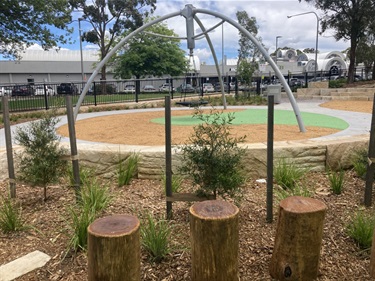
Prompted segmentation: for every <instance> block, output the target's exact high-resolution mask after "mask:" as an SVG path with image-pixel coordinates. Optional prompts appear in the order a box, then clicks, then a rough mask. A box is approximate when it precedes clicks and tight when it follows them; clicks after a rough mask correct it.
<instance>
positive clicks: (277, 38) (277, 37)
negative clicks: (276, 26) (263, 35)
mask: <svg viewBox="0 0 375 281" xmlns="http://www.w3.org/2000/svg"><path fill="white" fill-rule="evenodd" d="M281 37H282V36H280V35H279V36H276V50H275V57H276V63H277V41H278V40H279V38H281Z"/></svg>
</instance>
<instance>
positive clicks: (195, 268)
mask: <svg viewBox="0 0 375 281" xmlns="http://www.w3.org/2000/svg"><path fill="white" fill-rule="evenodd" d="M238 213H239V210H238V208H237V207H236V206H235V205H233V204H231V203H229V202H226V201H218V200H208V201H203V202H198V203H195V204H194V205H193V206H192V207H190V233H191V251H192V254H191V262H192V273H191V280H192V281H212V280H215V281H238V280H239V277H238V247H239V242H238V241H239V230H238Z"/></svg>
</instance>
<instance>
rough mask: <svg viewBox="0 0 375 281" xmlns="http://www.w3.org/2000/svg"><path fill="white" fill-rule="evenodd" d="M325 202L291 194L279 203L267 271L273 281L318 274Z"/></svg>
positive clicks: (308, 277)
mask: <svg viewBox="0 0 375 281" xmlns="http://www.w3.org/2000/svg"><path fill="white" fill-rule="evenodd" d="M326 210H327V207H326V205H325V204H324V203H323V202H321V201H318V200H316V199H312V198H307V197H300V196H292V197H288V198H286V199H284V200H282V201H281V202H280V208H279V220H278V224H277V229H276V239H275V246H274V249H273V253H272V258H271V264H270V274H271V276H272V277H273V278H275V279H277V280H288V281H290V280H295V281H297V280H304V281H309V280H314V279H315V278H317V275H318V267H319V257H320V248H321V243H322V235H323V221H324V216H325V213H326Z"/></svg>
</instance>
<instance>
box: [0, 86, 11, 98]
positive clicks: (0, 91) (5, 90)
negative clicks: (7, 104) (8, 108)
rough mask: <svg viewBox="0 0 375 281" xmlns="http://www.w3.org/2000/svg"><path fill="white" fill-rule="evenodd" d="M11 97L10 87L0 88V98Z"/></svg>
mask: <svg viewBox="0 0 375 281" xmlns="http://www.w3.org/2000/svg"><path fill="white" fill-rule="evenodd" d="M11 95H12V88H11V87H6V86H2V87H0V97H2V96H8V97H10V96H11Z"/></svg>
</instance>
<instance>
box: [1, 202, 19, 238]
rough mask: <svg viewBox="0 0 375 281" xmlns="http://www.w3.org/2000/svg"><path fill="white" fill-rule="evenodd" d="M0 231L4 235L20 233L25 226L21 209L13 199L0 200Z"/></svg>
mask: <svg viewBox="0 0 375 281" xmlns="http://www.w3.org/2000/svg"><path fill="white" fill-rule="evenodd" d="M0 199H1V200H0V229H1V231H2V232H4V233H8V232H12V231H21V230H24V229H25V224H24V221H23V219H22V215H21V208H20V207H19V206H17V204H16V203H15V201H14V199H10V198H0Z"/></svg>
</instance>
